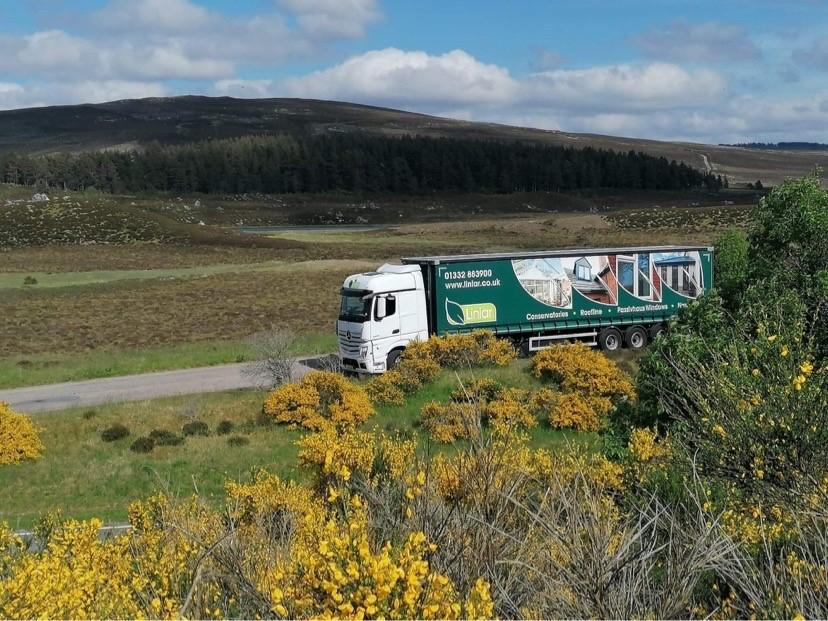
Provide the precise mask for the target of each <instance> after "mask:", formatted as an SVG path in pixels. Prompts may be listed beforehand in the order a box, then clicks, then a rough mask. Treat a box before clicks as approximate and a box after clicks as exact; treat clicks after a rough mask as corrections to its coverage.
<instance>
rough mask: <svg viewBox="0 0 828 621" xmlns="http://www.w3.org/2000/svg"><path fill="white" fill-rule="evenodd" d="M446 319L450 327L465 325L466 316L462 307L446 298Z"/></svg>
mask: <svg viewBox="0 0 828 621" xmlns="http://www.w3.org/2000/svg"><path fill="white" fill-rule="evenodd" d="M446 319H448V322H449V324H450V325H452V326H464V325H466V314H465V313H464V312H463V307H462V306H460V305H459V304H458V303H457V302H452V301H451V300H449V299H448V298H446Z"/></svg>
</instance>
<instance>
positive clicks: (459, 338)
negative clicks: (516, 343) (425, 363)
mask: <svg viewBox="0 0 828 621" xmlns="http://www.w3.org/2000/svg"><path fill="white" fill-rule="evenodd" d="M412 346H413V351H412ZM406 351H407V353H409V354H410V355H412V356H416V357H428V358H431V359H432V360H434V361H435V362H436V363H437V364H438V365H440V366H441V367H461V368H462V367H479V366H506V365H508V364H509V363H510V362H511V361H512V360H514V359H515V358H516V357H517V352H516V351H515V348H514V347H513V346H512V344H511V343H510V342H509V341H507V340H504V339H499V338H497V337H496V336H495V335H494V334H492V333H491V332H489V331H488V330H476V331H474V332H471V333H467V334H447V335H445V336H432V337H431V338H430V339H428V341H425V342H423V343H418V344H411V345H409V346H408V349H407V350H406Z"/></svg>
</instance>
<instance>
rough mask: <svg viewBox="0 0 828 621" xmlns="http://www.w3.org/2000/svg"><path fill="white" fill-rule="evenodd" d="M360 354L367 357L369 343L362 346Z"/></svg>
mask: <svg viewBox="0 0 828 621" xmlns="http://www.w3.org/2000/svg"><path fill="white" fill-rule="evenodd" d="M359 355H360V357H362V358H366V357H367V356H368V346H367V345H363V346H362V347H360V348H359Z"/></svg>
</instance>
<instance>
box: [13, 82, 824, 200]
mask: <svg viewBox="0 0 828 621" xmlns="http://www.w3.org/2000/svg"><path fill="white" fill-rule="evenodd" d="M347 132H363V133H369V134H378V135H386V136H402V135H419V136H432V137H454V138H467V139H468V138H471V139H486V140H505V141H520V142H536V143H542V144H554V145H561V146H572V147H579V148H580V147H587V146H591V147H596V148H604V149H613V150H615V151H623V152H626V151H630V150H634V151H642V152H644V153H647V154H650V155H654V156H657V157H666V158H667V159H668V160H677V161H680V162H684V163H686V164H688V165H690V166H693V167H695V168H699V169H702V170H708V171H709V170H712V171H714V172H716V173H717V174H723V175H727V176H728V177H729V178H730V179H731V181H732V182H734V183H748V182H752V181H756V180H757V179H761V180H762V181H763V183H765V184H766V185H767V184H769V183H770V184H774V183H778V182H779V181H781V180H783V179H784V178H785V177H789V176H795V175H801V174H803V173H806V172H808V171H809V170H811V169H812V168H813V167H814V166H816V165H819V166H823V167H825V166H828V153H826V152H824V151H821V152H820V151H802V150H795V151H785V150H773V151H766V150H757V149H747V148H740V147H730V146H718V145H706V144H700V143H685V142H667V141H657V140H644V139H638V138H623V137H615V136H602V135H599V134H576V133H568V132H561V131H551V130H540V129H532V128H526V127H513V126H509V125H500V124H496V123H478V122H470V121H461V120H455V119H447V118H440V117H434V116H429V115H425V114H419V113H413V112H405V111H401V110H391V109H388V108H378V107H373V106H365V105H358V104H350V103H342V102H334V101H318V100H308V99H234V98H230V97H202V96H184V97H169V98H148V99H133V100H122V101H113V102H109V103H103V104H83V105H73V106H50V107H43V108H26V109H20V110H7V111H0V153H3V152H10V151H16V152H27V153H54V152H66V151H87V150H98V149H118V150H132V149H140V148H142V147H144V146H146V145H148V144H150V143H152V142H159V143H161V144H184V143H189V142H194V141H199V140H206V139H212V138H229V137H236V136H245V135H261V134H278V133H289V134H294V135H296V134H303V135H304V134H328V133H334V134H341V133H347Z"/></svg>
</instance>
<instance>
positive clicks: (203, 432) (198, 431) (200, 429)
mask: <svg viewBox="0 0 828 621" xmlns="http://www.w3.org/2000/svg"><path fill="white" fill-rule="evenodd" d="M181 431H182V433H183V434H184V435H185V436H209V435H210V427H208V426H207V423H205V422H203V421H200V420H194V421H192V422H190V423H186V424H185V425H184V426H183V427H182V428H181Z"/></svg>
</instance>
